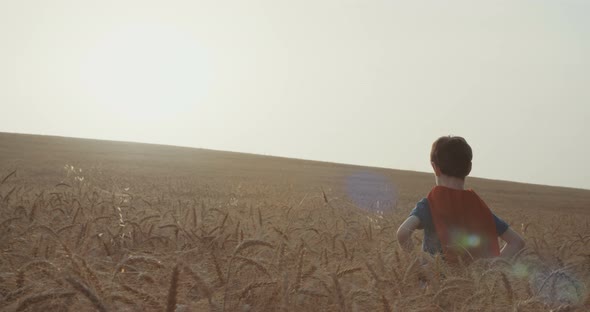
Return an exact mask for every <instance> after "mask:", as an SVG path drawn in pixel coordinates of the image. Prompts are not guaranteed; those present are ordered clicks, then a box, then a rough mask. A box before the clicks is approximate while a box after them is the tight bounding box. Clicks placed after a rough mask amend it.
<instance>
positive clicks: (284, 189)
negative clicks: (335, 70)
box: [0, 133, 590, 311]
mask: <svg viewBox="0 0 590 312" xmlns="http://www.w3.org/2000/svg"><path fill="white" fill-rule="evenodd" d="M427 157H428V155H424V157H423V158H424V159H425V161H427ZM475 157H476V158H475V162H474V166H476V165H477V151H476V154H475ZM0 161H1V162H0V179H1V180H0V181H1V183H0V196H1V197H0V237H1V239H0V248H1V250H2V253H1V257H0V309H1V310H4V311H38V310H44V311H96V310H98V311H164V310H165V311H588V310H590V295H589V294H590V224H589V222H590V207H589V205H590V191H588V190H578V189H569V188H557V187H548V186H540V185H528V184H519V183H511V182H503V181H493V180H484V179H477V178H473V179H468V186H469V187H470V188H473V189H475V190H476V191H477V192H478V193H479V194H480V195H481V197H482V198H483V199H484V200H486V201H487V202H488V204H489V206H490V207H491V208H492V210H493V211H494V212H495V213H496V214H497V215H499V216H500V217H502V218H503V219H504V220H506V221H507V222H508V223H509V224H510V225H511V226H512V227H513V228H514V229H516V230H517V231H518V232H519V233H520V234H521V235H523V237H524V238H525V240H526V243H527V248H526V249H524V250H523V251H522V252H520V253H519V254H518V255H517V256H515V257H514V258H513V259H494V260H486V261H482V260H480V261H476V262H474V263H471V264H469V265H459V266H449V265H447V264H446V263H445V262H444V261H442V260H441V259H440V258H438V257H434V258H433V257H430V256H427V255H425V254H423V253H422V252H420V250H419V247H416V250H415V251H414V252H413V253H411V254H407V253H405V252H403V251H402V250H401V249H399V248H398V245H397V241H396V236H395V232H396V230H397V227H398V226H399V224H400V223H401V222H402V221H403V219H405V218H406V217H407V215H408V214H409V212H410V210H411V209H412V208H413V207H414V204H415V203H416V202H417V201H418V200H420V199H421V198H422V197H424V196H425V195H426V194H427V192H428V191H429V190H430V188H431V187H432V186H433V183H434V179H433V176H432V175H431V174H426V173H418V172H409V171H399V170H390V169H379V168H367V167H359V166H349V165H338V164H332V163H323V162H312V161H304V160H295V159H285V158H274V157H265V156H256V155H248V154H238V153H229V152H217V151H208V150H202V149H189V148H180V147H170V146H158V145H146V144H135V143H122V142H109V141H93V140H81V139H69V138H60V137H43V136H31V135H16V134H3V133H0ZM421 238H422V233H420V232H417V233H415V234H414V240H415V241H416V245H417V246H418V245H420V241H421Z"/></svg>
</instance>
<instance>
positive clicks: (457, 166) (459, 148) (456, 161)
mask: <svg viewBox="0 0 590 312" xmlns="http://www.w3.org/2000/svg"><path fill="white" fill-rule="evenodd" d="M472 159H473V152H472V151H471V146H469V144H467V141H465V139H464V138H462V137H458V136H450V135H449V136H443V137H440V138H438V140H436V141H434V143H432V150H431V151H430V161H431V162H433V163H434V164H435V165H436V166H437V167H439V168H440V171H441V172H442V173H443V174H445V175H448V176H451V177H457V178H461V179H464V178H465V177H466V176H468V175H469V173H470V172H471V160H472Z"/></svg>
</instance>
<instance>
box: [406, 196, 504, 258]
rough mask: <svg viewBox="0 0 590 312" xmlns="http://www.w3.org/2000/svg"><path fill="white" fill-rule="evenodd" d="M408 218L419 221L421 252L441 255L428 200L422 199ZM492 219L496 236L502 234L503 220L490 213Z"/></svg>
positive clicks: (440, 247)
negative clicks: (414, 218)
mask: <svg viewBox="0 0 590 312" xmlns="http://www.w3.org/2000/svg"><path fill="white" fill-rule="evenodd" d="M410 216H416V217H417V218H418V219H420V226H419V227H418V228H419V229H424V240H423V241H422V250H424V251H426V252H428V253H430V254H436V253H442V246H441V244H440V240H439V238H438V235H436V230H435V228H434V223H433V222H432V215H431V214H430V206H429V205H428V199H427V198H423V199H422V200H420V201H419V202H418V203H417V204H416V207H415V208H414V209H412V212H410ZM492 216H493V217H494V223H495V224H496V232H497V233H498V236H500V235H502V234H504V232H506V230H507V229H508V224H507V223H506V222H504V220H502V219H500V218H498V217H497V216H496V215H495V214H494V213H492Z"/></svg>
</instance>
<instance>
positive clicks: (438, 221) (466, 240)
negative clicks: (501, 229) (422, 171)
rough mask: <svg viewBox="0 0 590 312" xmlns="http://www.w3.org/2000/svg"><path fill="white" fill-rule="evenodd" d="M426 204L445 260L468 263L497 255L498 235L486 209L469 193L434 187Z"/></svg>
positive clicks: (491, 216) (492, 219)
mask: <svg viewBox="0 0 590 312" xmlns="http://www.w3.org/2000/svg"><path fill="white" fill-rule="evenodd" d="M428 204H429V206H430V213H431V215H432V221H433V223H434V227H435V230H436V234H437V235H438V238H439V239H440V242H441V245H442V248H443V253H444V255H445V259H446V260H447V261H450V262H456V261H458V258H459V257H460V258H461V260H463V261H464V262H471V261H472V260H475V259H479V258H492V257H497V256H499V255H500V246H499V244H498V233H497V232H496V224H495V222H494V218H493V215H492V212H491V211H490V208H488V206H487V205H486V203H485V202H484V201H483V200H482V199H481V198H480V197H479V196H478V195H477V194H476V193H475V192H474V191H473V190H455V189H451V188H448V187H443V186H435V187H434V188H433V189H432V190H431V191H430V193H429V194H428Z"/></svg>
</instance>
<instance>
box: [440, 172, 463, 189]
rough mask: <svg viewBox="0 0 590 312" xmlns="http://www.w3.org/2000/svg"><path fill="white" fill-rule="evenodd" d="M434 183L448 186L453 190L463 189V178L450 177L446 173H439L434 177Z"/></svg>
mask: <svg viewBox="0 0 590 312" xmlns="http://www.w3.org/2000/svg"><path fill="white" fill-rule="evenodd" d="M436 185H438V186H444V187H448V188H451V189H455V190H464V189H465V179H460V178H457V177H451V176H448V175H444V174H441V175H440V176H438V177H436Z"/></svg>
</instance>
